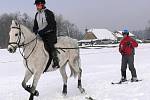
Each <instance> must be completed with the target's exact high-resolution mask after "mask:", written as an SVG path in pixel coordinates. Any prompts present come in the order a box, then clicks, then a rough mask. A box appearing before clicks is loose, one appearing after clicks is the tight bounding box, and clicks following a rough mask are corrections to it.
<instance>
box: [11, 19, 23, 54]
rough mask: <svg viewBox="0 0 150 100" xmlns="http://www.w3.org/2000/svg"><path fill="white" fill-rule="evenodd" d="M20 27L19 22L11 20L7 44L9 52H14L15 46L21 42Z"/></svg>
mask: <svg viewBox="0 0 150 100" xmlns="http://www.w3.org/2000/svg"><path fill="white" fill-rule="evenodd" d="M21 35H22V34H21V27H20V24H19V23H18V22H17V21H15V20H12V24H11V26H10V32H9V37H10V39H9V45H8V51H9V52H10V53H14V52H16V49H17V47H19V45H21V44H23V40H22V38H21V37H22V36H21Z"/></svg>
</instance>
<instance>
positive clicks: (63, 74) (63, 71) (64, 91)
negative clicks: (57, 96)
mask: <svg viewBox="0 0 150 100" xmlns="http://www.w3.org/2000/svg"><path fill="white" fill-rule="evenodd" d="M66 64H67V62H66V63H65V64H64V65H63V66H62V67H61V68H60V69H59V71H60V73H61V76H62V78H63V83H64V84H63V91H62V94H63V95H64V96H66V95H67V79H68V77H67V74H66V69H65V68H66Z"/></svg>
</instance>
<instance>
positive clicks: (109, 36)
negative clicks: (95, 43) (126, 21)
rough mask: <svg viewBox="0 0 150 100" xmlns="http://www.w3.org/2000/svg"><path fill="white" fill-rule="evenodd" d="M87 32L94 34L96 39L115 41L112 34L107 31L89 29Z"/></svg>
mask: <svg viewBox="0 0 150 100" xmlns="http://www.w3.org/2000/svg"><path fill="white" fill-rule="evenodd" d="M88 32H92V33H94V35H95V36H96V37H97V39H99V40H102V39H111V40H116V38H115V37H114V35H113V34H112V32H110V31H109V30H107V29H90V30H88Z"/></svg>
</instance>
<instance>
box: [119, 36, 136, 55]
mask: <svg viewBox="0 0 150 100" xmlns="http://www.w3.org/2000/svg"><path fill="white" fill-rule="evenodd" d="M135 47H138V43H137V42H136V41H135V40H134V39H132V38H131V37H130V36H126V37H124V38H123V39H122V40H121V41H120V44H119V52H120V53H121V54H122V55H131V54H132V52H133V51H134V48H135Z"/></svg>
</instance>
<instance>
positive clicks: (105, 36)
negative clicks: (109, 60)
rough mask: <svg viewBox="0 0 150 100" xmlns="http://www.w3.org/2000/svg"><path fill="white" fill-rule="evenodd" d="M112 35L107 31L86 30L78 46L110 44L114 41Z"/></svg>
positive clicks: (114, 38)
mask: <svg viewBox="0 0 150 100" xmlns="http://www.w3.org/2000/svg"><path fill="white" fill-rule="evenodd" d="M116 40H117V39H116V37H115V36H114V35H113V33H112V32H111V31H109V30H107V29H86V32H85V35H84V37H83V40H80V41H79V43H80V45H82V44H85V45H93V44H94V45H98V44H111V43H114V42H115V41H116Z"/></svg>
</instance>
